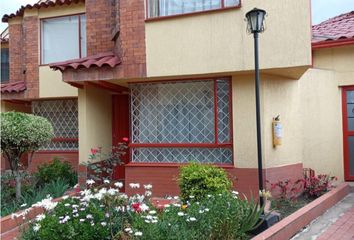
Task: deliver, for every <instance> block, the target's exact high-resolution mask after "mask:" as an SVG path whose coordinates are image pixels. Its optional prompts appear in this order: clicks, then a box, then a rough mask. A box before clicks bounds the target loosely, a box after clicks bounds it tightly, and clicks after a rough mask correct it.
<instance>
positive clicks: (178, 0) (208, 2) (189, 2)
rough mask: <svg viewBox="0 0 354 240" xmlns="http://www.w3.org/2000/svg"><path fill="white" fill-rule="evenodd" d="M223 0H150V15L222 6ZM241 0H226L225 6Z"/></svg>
mask: <svg viewBox="0 0 354 240" xmlns="http://www.w3.org/2000/svg"><path fill="white" fill-rule="evenodd" d="M221 2H222V0H149V17H158V16H169V15H176V14H183V13H191V12H198V11H206V10H212V9H219V8H221V7H222V6H221ZM239 3H240V0H224V7H232V6H237V5H239Z"/></svg>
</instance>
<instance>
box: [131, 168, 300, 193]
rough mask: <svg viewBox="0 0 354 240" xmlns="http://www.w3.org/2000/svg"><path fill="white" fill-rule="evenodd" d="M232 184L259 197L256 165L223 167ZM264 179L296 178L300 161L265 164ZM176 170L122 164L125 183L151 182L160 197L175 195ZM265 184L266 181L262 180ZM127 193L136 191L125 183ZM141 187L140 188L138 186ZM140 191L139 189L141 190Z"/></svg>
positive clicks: (298, 176)
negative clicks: (269, 165)
mask: <svg viewBox="0 0 354 240" xmlns="http://www.w3.org/2000/svg"><path fill="white" fill-rule="evenodd" d="M225 170H226V172H227V173H228V175H229V177H230V179H231V180H232V182H233V187H234V188H235V189H236V190H237V191H239V192H240V193H242V194H245V195H246V196H247V197H248V198H249V199H250V198H251V197H253V198H257V197H258V169H257V168H225ZM263 173H264V174H263V175H264V180H266V179H267V180H268V179H269V180H270V181H271V182H274V181H278V180H283V179H286V178H290V179H292V180H297V179H299V178H301V177H302V173H303V168H302V164H301V163H299V164H291V165H286V166H281V167H274V168H267V169H265V170H264V171H263ZM178 174H179V169H178V167H176V166H171V167H167V166H148V165H147V166H134V165H127V166H125V183H126V185H128V184H129V183H140V184H152V185H153V195H154V196H157V197H163V196H166V195H172V196H173V195H178V194H179V188H178V183H177V179H178ZM264 184H265V183H264ZM125 190H126V193H127V194H133V193H136V192H135V191H134V190H133V189H131V188H129V187H127V188H126V189H125ZM140 191H142V190H140ZM140 193H141V192H140Z"/></svg>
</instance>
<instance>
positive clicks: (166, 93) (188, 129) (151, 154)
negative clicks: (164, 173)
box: [130, 79, 232, 163]
mask: <svg viewBox="0 0 354 240" xmlns="http://www.w3.org/2000/svg"><path fill="white" fill-rule="evenodd" d="M130 89H131V120H132V125H131V127H132V129H131V135H132V144H131V146H132V148H133V154H132V161H133V162H173V163H176V162H177V163H183V162H189V161H198V162H205V163H206V162H213V163H232V150H231V149H232V139H231V128H230V126H231V116H230V114H231V107H230V105H231V103H230V94H231V87H230V81H229V80H227V79H212V80H200V81H199V80H198V81H197V80H196V81H185V82H165V83H140V84H131V85H130ZM176 144H177V145H176ZM172 145H173V146H172ZM171 147H172V148H171Z"/></svg>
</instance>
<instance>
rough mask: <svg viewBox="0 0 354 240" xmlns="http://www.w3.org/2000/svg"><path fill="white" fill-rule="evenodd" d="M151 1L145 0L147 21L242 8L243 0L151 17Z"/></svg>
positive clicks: (223, 0) (222, 2) (222, 1)
mask: <svg viewBox="0 0 354 240" xmlns="http://www.w3.org/2000/svg"><path fill="white" fill-rule="evenodd" d="M149 1H150V0H145V21H146V22H147V21H154V20H159V19H166V18H174V17H179V16H190V15H196V14H201V13H209V12H217V11H222V10H228V9H235V8H241V0H239V4H238V5H236V6H229V7H225V0H220V1H221V8H216V9H210V10H201V11H195V12H189V13H180V14H173V15H167V16H156V17H150V16H149Z"/></svg>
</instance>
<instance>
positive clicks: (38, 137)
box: [0, 112, 54, 199]
mask: <svg viewBox="0 0 354 240" xmlns="http://www.w3.org/2000/svg"><path fill="white" fill-rule="evenodd" d="M0 120H1V152H2V153H3V154H4V155H5V158H6V159H7V160H8V161H9V163H10V168H11V171H12V174H13V175H14V176H15V179H16V199H19V198H20V197H21V174H20V159H21V156H22V155H23V154H25V153H31V158H32V155H33V153H34V152H35V151H37V150H38V149H39V148H40V147H41V146H42V145H43V144H45V143H47V142H49V141H50V140H51V139H52V138H53V136H54V133H53V127H52V125H51V123H50V122H49V121H48V120H47V119H45V118H43V117H39V116H35V115H32V114H26V113H20V112H4V113H1V115H0ZM31 158H30V160H31Z"/></svg>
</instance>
